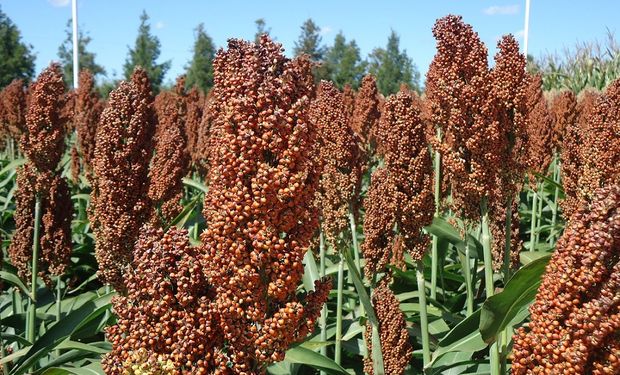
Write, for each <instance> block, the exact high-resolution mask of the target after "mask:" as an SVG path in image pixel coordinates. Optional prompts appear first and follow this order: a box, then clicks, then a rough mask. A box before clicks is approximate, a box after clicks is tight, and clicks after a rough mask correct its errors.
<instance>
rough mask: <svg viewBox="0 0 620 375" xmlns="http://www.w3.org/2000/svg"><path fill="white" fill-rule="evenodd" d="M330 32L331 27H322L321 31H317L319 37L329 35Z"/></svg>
mask: <svg viewBox="0 0 620 375" xmlns="http://www.w3.org/2000/svg"><path fill="white" fill-rule="evenodd" d="M331 32H332V28H331V27H329V26H323V27H321V31H319V34H321V35H327V34H329V33H331Z"/></svg>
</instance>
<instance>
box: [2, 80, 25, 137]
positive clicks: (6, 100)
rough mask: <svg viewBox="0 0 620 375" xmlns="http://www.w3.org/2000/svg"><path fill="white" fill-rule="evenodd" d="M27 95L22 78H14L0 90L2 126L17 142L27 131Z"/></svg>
mask: <svg viewBox="0 0 620 375" xmlns="http://www.w3.org/2000/svg"><path fill="white" fill-rule="evenodd" d="M26 96H27V93H26V87H25V86H24V81H22V80H21V79H16V80H13V82H11V83H10V84H9V85H8V86H6V87H5V88H4V89H3V90H2V92H0V119H1V121H2V127H3V128H4V129H5V130H6V133H7V135H8V136H9V137H10V138H11V139H13V141H15V142H16V143H17V144H19V142H21V136H22V134H23V133H24V132H25V131H26V109H27V108H26Z"/></svg>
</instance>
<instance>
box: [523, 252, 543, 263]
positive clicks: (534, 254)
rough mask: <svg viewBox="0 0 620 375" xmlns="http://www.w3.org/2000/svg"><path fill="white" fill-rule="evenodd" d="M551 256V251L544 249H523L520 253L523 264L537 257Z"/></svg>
mask: <svg viewBox="0 0 620 375" xmlns="http://www.w3.org/2000/svg"><path fill="white" fill-rule="evenodd" d="M546 256H549V253H547V252H544V251H522V252H521V253H519V258H520V260H521V264H523V265H526V264H529V263H531V262H533V261H535V260H536V259H540V258H544V257H546Z"/></svg>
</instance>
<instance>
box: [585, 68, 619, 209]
mask: <svg viewBox="0 0 620 375" xmlns="http://www.w3.org/2000/svg"><path fill="white" fill-rule="evenodd" d="M581 156H582V158H583V159H582V161H583V169H582V172H581V174H580V177H579V191H580V193H581V198H582V199H584V200H586V201H587V200H591V199H592V198H593V197H594V192H595V191H596V189H598V188H599V187H603V186H606V185H608V184H610V183H615V182H616V181H617V179H618V176H619V173H620V79H617V80H616V81H614V82H613V83H612V84H611V85H609V86H608V87H607V89H606V90H605V92H604V93H603V95H601V97H600V98H599V99H598V100H597V102H596V104H595V105H594V108H593V109H592V112H591V114H590V116H589V117H588V118H587V120H586V127H585V129H584V130H583V138H582V147H581Z"/></svg>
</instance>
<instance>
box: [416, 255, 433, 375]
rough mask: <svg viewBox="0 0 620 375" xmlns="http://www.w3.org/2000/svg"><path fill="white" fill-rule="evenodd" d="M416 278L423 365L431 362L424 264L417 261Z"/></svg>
mask: <svg viewBox="0 0 620 375" xmlns="http://www.w3.org/2000/svg"><path fill="white" fill-rule="evenodd" d="M416 278H417V281H418V293H419V294H420V329H421V331H422V359H423V363H424V367H426V366H427V365H428V364H429V363H430V362H431V348H430V345H429V336H428V312H427V306H426V287H425V280H424V264H423V263H422V261H421V260H420V261H418V264H417V267H416Z"/></svg>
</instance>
